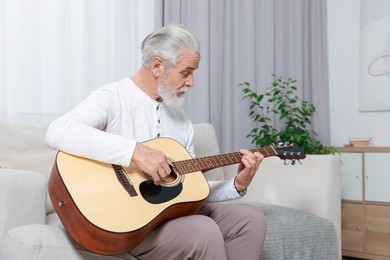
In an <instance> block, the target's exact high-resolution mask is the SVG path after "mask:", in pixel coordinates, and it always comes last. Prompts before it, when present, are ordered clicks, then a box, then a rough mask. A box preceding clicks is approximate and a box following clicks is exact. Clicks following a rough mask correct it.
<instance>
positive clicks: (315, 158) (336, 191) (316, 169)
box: [225, 155, 341, 248]
mask: <svg viewBox="0 0 390 260" xmlns="http://www.w3.org/2000/svg"><path fill="white" fill-rule="evenodd" d="M301 163H302V165H301V164H299V163H297V164H296V165H294V166H292V165H284V164H283V161H282V160H280V159H279V158H277V157H271V158H266V159H264V161H263V162H262V164H261V165H260V168H259V170H258V172H257V174H256V175H255V177H254V179H253V181H252V183H251V185H250V186H249V188H248V193H247V196H246V197H245V198H243V200H244V201H247V202H261V203H270V204H275V205H281V206H286V207H291V208H295V209H299V210H302V211H305V212H309V213H313V214H315V215H317V216H320V217H323V218H326V219H329V220H330V221H332V222H333V224H334V226H335V229H336V233H337V236H338V243H339V248H340V244H341V242H340V237H341V184H340V182H341V180H340V179H341V160H340V157H339V156H338V155H307V157H306V159H304V160H302V161H301ZM235 171H236V169H233V168H232V167H229V168H226V169H225V177H226V178H229V177H232V176H234V174H236V173H235Z"/></svg>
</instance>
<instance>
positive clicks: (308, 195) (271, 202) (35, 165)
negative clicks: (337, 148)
mask: <svg viewBox="0 0 390 260" xmlns="http://www.w3.org/2000/svg"><path fill="white" fill-rule="evenodd" d="M45 131H46V126H45V125H11V124H1V123H0V138H1V139H0V259H67V260H69V259H135V258H134V257H133V256H131V255H130V254H122V255H117V256H101V255H96V254H93V253H91V252H88V251H85V250H83V249H82V248H80V247H79V246H78V245H76V244H75V243H74V242H73V241H72V239H71V238H70V237H69V236H68V235H67V232H66V230H65V229H64V227H63V225H62V223H61V221H60V220H59V218H58V216H57V214H56V213H55V211H54V209H53V206H52V205H51V203H50V199H48V196H47V178H48V176H49V174H50V171H51V167H52V165H53V162H54V159H55V155H56V151H53V150H50V149H49V148H47V146H46V144H45V142H44V135H45ZM194 142H195V149H196V154H197V156H198V157H201V156H207V155H213V154H218V153H219V149H218V143H217V139H216V137H215V132H214V129H213V127H212V126H211V125H210V124H196V125H195V140H194ZM236 167H237V166H229V167H225V168H219V169H215V170H213V171H210V172H207V173H206V177H207V178H208V179H213V180H217V179H226V178H230V177H233V176H234V175H235V173H236ZM233 203H253V204H255V205H257V206H258V207H260V208H261V209H262V211H263V212H264V213H265V215H266V217H267V238H266V241H265V244H264V248H263V252H262V256H261V259H327V260H329V259H340V241H341V240H340V159H339V157H338V156H314V155H313V156H307V158H306V159H305V160H304V161H302V165H300V164H297V165H296V166H285V165H284V164H283V161H281V160H280V159H279V158H277V157H272V158H267V159H265V160H264V162H263V163H262V165H261V167H260V169H259V173H258V174H257V176H256V177H255V179H254V180H253V183H252V185H251V186H250V189H249V190H248V194H247V196H246V197H245V198H243V199H240V200H236V201H233Z"/></svg>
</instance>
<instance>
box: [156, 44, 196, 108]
mask: <svg viewBox="0 0 390 260" xmlns="http://www.w3.org/2000/svg"><path fill="white" fill-rule="evenodd" d="M199 61H200V55H199V54H198V53H193V52H184V54H183V55H182V56H181V57H180V58H179V59H178V61H177V63H176V64H175V65H173V66H172V67H170V68H169V69H168V70H166V71H164V73H163V75H162V78H161V80H160V81H159V82H158V86H157V91H158V94H159V96H160V97H161V98H162V99H163V100H164V103H166V104H167V105H170V106H176V107H177V106H181V105H182V104H183V103H184V98H185V92H186V91H187V90H188V89H189V88H190V87H192V86H193V84H194V74H193V73H194V71H195V70H196V69H197V68H198V67H199Z"/></svg>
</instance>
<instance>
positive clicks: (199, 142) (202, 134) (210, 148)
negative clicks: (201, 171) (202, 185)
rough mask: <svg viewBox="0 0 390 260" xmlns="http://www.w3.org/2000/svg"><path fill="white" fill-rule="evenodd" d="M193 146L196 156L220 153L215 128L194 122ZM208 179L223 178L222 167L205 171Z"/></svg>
mask: <svg viewBox="0 0 390 260" xmlns="http://www.w3.org/2000/svg"><path fill="white" fill-rule="evenodd" d="M194 147H195V155H196V158H200V157H205V156H211V155H217V154H220V151H219V145H218V141H217V137H216V135H215V129H214V127H213V126H212V125H211V124H194ZM205 176H206V178H207V179H208V180H213V181H214V180H224V179H225V175H224V169H223V168H216V169H214V170H210V171H207V172H206V173H205Z"/></svg>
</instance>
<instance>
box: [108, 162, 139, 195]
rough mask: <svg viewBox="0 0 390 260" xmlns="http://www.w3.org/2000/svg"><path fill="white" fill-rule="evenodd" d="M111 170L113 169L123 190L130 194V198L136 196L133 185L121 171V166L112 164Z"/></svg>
mask: <svg viewBox="0 0 390 260" xmlns="http://www.w3.org/2000/svg"><path fill="white" fill-rule="evenodd" d="M112 168H114V171H115V174H116V177H117V178H118V181H119V182H120V183H121V184H122V186H123V188H125V190H126V191H127V192H128V193H129V194H130V196H131V197H134V196H137V195H138V194H137V192H136V190H135V189H134V186H133V183H132V182H131V180H130V179H129V177H127V174H126V172H125V171H124V170H123V168H122V166H120V165H115V164H113V165H112Z"/></svg>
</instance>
